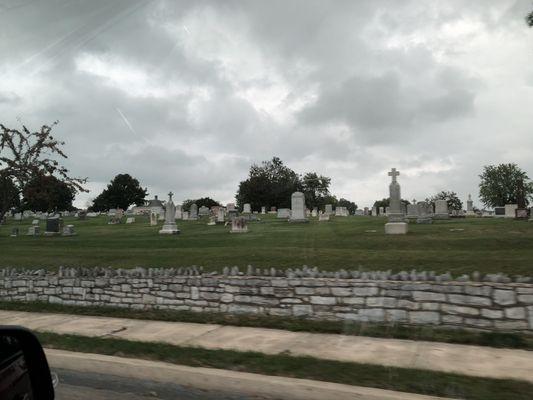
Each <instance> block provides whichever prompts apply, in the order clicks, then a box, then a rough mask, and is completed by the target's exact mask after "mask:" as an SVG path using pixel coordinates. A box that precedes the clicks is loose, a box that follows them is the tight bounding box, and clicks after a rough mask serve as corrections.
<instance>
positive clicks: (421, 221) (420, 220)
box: [416, 218, 433, 224]
mask: <svg viewBox="0 0 533 400" xmlns="http://www.w3.org/2000/svg"><path fill="white" fill-rule="evenodd" d="M416 223H417V224H432V223H433V219H432V218H417V220H416Z"/></svg>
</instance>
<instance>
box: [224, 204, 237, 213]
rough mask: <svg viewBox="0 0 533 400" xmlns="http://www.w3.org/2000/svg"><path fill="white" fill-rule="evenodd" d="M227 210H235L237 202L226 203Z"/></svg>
mask: <svg viewBox="0 0 533 400" xmlns="http://www.w3.org/2000/svg"><path fill="white" fill-rule="evenodd" d="M226 210H228V211H231V210H235V203H228V204H226Z"/></svg>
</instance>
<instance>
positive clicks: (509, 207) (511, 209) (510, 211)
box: [504, 204, 518, 218]
mask: <svg viewBox="0 0 533 400" xmlns="http://www.w3.org/2000/svg"><path fill="white" fill-rule="evenodd" d="M504 209H505V218H515V217H516V212H515V211H516V210H517V209H518V204H506V205H505V208H504Z"/></svg>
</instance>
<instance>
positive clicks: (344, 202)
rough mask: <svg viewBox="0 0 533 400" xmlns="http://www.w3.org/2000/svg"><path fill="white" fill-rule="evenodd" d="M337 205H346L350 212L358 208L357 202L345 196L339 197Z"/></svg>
mask: <svg viewBox="0 0 533 400" xmlns="http://www.w3.org/2000/svg"><path fill="white" fill-rule="evenodd" d="M337 207H346V208H347V209H348V212H349V213H350V214H353V213H354V212H355V210H357V204H355V203H354V202H353V201H350V200H346V199H343V198H341V199H339V201H338V203H337Z"/></svg>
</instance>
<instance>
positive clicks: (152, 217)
mask: <svg viewBox="0 0 533 400" xmlns="http://www.w3.org/2000/svg"><path fill="white" fill-rule="evenodd" d="M156 225H157V214H156V213H155V212H151V213H150V226H156Z"/></svg>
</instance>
